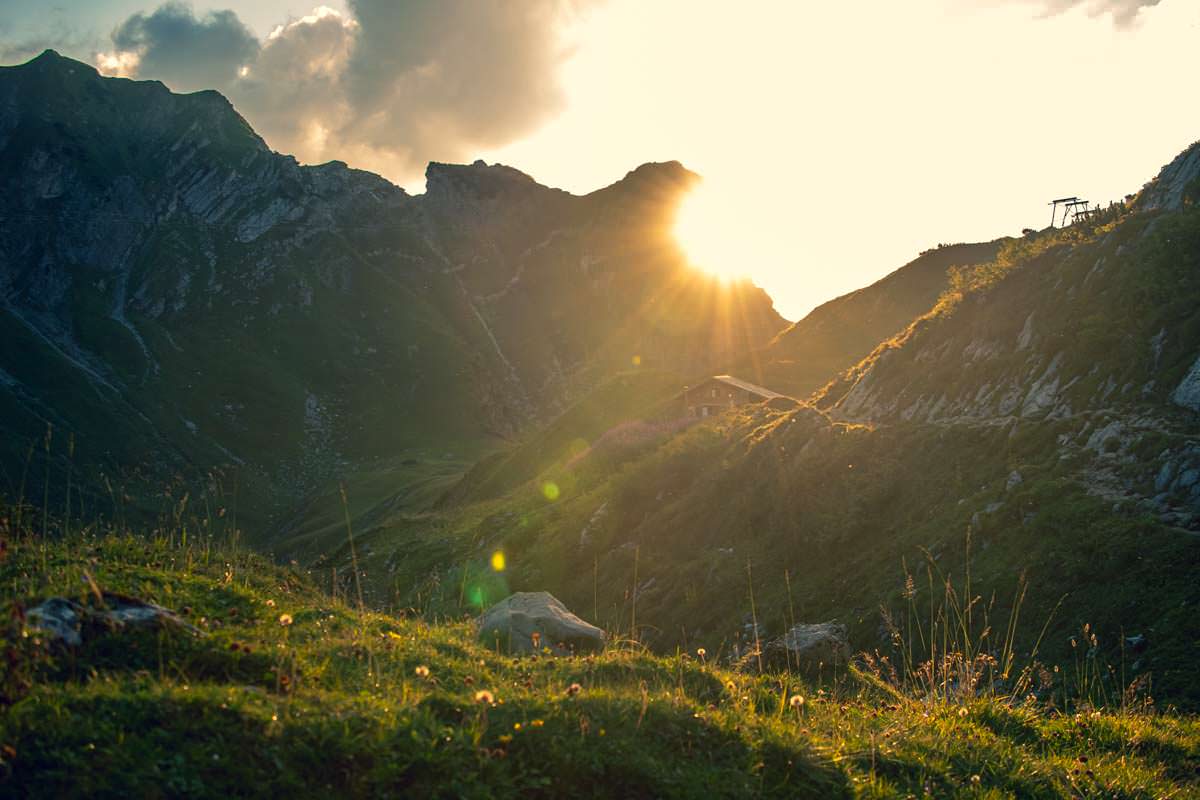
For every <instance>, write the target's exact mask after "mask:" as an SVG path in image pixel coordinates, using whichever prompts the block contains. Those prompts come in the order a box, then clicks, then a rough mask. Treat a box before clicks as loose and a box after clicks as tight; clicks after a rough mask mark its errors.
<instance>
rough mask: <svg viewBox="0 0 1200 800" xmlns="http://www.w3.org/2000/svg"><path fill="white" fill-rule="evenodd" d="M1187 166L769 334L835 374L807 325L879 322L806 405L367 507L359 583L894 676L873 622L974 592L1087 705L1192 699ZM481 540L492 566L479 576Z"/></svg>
mask: <svg viewBox="0 0 1200 800" xmlns="http://www.w3.org/2000/svg"><path fill="white" fill-rule="evenodd" d="M1197 153H1200V145H1197V146H1193V147H1192V148H1190V149H1189V150H1188V151H1186V152H1185V153H1184V154H1182V155H1181V156H1180V157H1179V158H1178V159H1176V160H1175V161H1174V162H1172V164H1171V165H1168V166H1167V167H1166V168H1164V170H1163V172H1162V173H1161V174H1160V176H1159V177H1158V178H1156V179H1155V180H1154V181H1152V182H1151V183H1150V184H1148V185H1147V186H1146V187H1145V188H1144V189H1143V190H1142V191H1141V192H1140V193H1139V194H1138V195H1137V196H1136V197H1135V198H1133V199H1132V200H1131V201H1130V202H1128V203H1127V204H1119V205H1113V206H1111V207H1110V208H1108V209H1106V210H1103V211H1101V212H1098V213H1096V214H1095V215H1093V216H1092V217H1091V218H1090V219H1089V220H1087V221H1080V222H1078V223H1076V224H1074V225H1072V226H1070V227H1067V228H1061V229H1047V230H1044V231H1041V232H1030V233H1028V234H1026V235H1025V236H1023V237H1021V238H1017V239H1006V240H999V241H997V242H992V243H987V244H980V245H971V246H960V247H957V248H942V249H941V250H935V251H933V252H932V253H927V254H926V255H925V256H923V257H922V258H923V259H925V261H924V262H922V259H918V260H917V262H914V264H911V265H909V266H907V267H905V268H903V269H901V270H900V271H898V272H897V273H894V274H893V276H891V277H889V278H888V279H885V280H884V281H882V282H881V283H880V284H877V285H876V287H871V288H869V289H867V290H863V292H860V293H856V294H854V295H850V296H848V297H847V298H842V299H839V300H838V301H834V302H832V303H830V304H829V305H828V306H827V307H825V308H824V309H820V310H818V312H814V314H813V315H812V318H811V319H810V320H804V321H801V322H800V323H797V324H796V325H795V326H793V327H792V328H790V329H788V330H787V331H786V332H785V333H784V334H782V335H781V336H779V337H777V338H776V339H775V340H774V341H773V342H772V343H771V344H770V345H769V346H768V347H767V348H765V350H764V351H765V352H772V351H775V352H786V351H785V350H784V348H795V352H802V351H803V349H804V348H811V350H812V352H813V353H814V354H815V355H814V358H813V360H817V359H818V358H825V357H828V361H827V362H825V363H829V364H836V363H838V362H839V361H840V360H842V359H848V357H849V354H851V353H852V352H853V351H854V348H855V347H859V346H861V341H862V339H857V340H854V341H853V342H850V343H847V344H846V345H845V346H842V345H841V343H840V342H839V343H838V345H837V346H836V347H826V346H824V344H823V342H822V339H821V337H820V336H819V335H818V334H817V332H818V331H820V330H821V329H822V328H823V327H828V328H829V329H834V330H835V329H836V328H837V325H841V324H845V325H847V326H849V324H850V322H851V321H852V320H853V313H854V312H853V309H859V310H862V309H871V308H876V309H881V310H880V311H879V312H877V313H876V314H875V315H874V316H873V317H872V318H871V320H870V325H871V326H873V327H872V328H871V329H872V330H873V331H875V332H885V333H883V334H882V335H883V336H884V337H886V338H884V340H883V341H879V342H877V343H876V345H875V346H874V347H873V348H872V349H871V350H870V352H868V353H867V354H866V355H865V356H864V357H863V358H862V359H861V360H860V361H859V362H858V363H852V364H851V365H850V366H849V367H848V368H847V369H845V370H844V371H842V372H841V373H840V374H839V373H832V374H830V375H828V376H826V378H825V379H823V380H818V379H817V378H816V377H815V376H814V375H811V374H808V372H807V369H808V367H807V363H799V364H796V366H795V373H794V374H795V376H796V377H795V378H794V380H795V385H796V386H798V387H814V386H820V387H821V388H820V389H819V390H818V391H816V392H815V393H814V394H813V396H812V401H813V402H812V403H797V402H793V401H784V400H778V399H777V400H772V401H769V402H767V403H763V404H760V405H750V406H745V407H742V408H739V409H733V410H731V411H730V412H729V413H727V414H725V415H723V416H720V417H717V418H715V419H711V420H706V421H703V422H695V423H692V424H690V425H685V426H684V427H683V429H679V428H672V427H671V426H669V425H664V424H662V422H657V423H656V422H654V420H655V419H658V417H656V416H655V415H654V413H651V411H652V410H651V411H648V410H647V409H641V410H637V411H635V410H629V411H628V413H629V416H627V417H626V419H625V420H624V421H622V420H620V419H615V420H610V422H609V424H611V425H612V426H613V427H612V428H611V430H610V431H608V432H602V431H601V432H598V433H596V434H589V438H588V439H587V440H586V441H585V442H583V444H584V445H586V446H582V447H581V446H575V447H572V446H570V442H568V441H567V439H566V437H565V436H564V435H562V434H561V433H547V434H545V435H544V436H543V437H542V438H539V439H534V440H531V441H532V442H534V443H536V446H535V447H534V449H533V453H532V454H536V453H538V452H541V453H543V454H544V453H545V452H549V451H551V450H553V448H554V447H555V446H557V447H558V448H559V449H558V451H557V454H556V457H554V458H549V459H547V458H540V459H539V458H533V457H531V455H532V454H531V452H530V450H529V449H528V448H526V449H525V450H517V451H514V455H513V456H512V457H511V458H510V459H509V460H508V461H506V462H505V464H506V465H508V466H509V467H510V468H512V469H513V470H516V474H517V475H518V476H520V480H515V481H514V480H512V478H511V475H509V478H510V480H509V483H510V484H513V488H511V489H509V490H508V491H507V493H497V492H495V491H479V490H478V489H477V488H474V487H472V488H471V489H470V491H469V492H468V496H469V497H470V498H473V501H472V502H467V503H466V504H465V505H462V506H460V507H455V508H448V509H443V510H441V511H439V512H437V513H431V514H423V515H407V514H403V513H400V514H393V515H385V516H383V517H381V518H380V519H378V520H376V521H375V523H374V524H373V525H372V526H371V527H370V528H368V529H365V530H362V531H360V532H359V537H360V538H359V541H360V543H361V547H362V548H363V551H365V552H366V553H367V554H368V555H367V557H366V560H365V563H366V567H365V569H366V572H367V574H369V575H372V576H374V578H373V580H372V587H373V591H380V592H383V593H385V596H387V597H390V598H392V602H396V603H398V604H400V605H405V604H409V605H414V606H419V607H423V608H426V609H433V610H437V611H440V612H444V613H460V612H461V610H462V609H463V608H470V604H471V600H472V598H473V599H474V600H475V602H477V603H485V602H487V600H488V598H494V597H496V596H500V595H503V594H505V593H507V592H508V591H509V590H526V589H534V588H537V589H546V590H549V591H552V592H554V593H555V594H556V596H559V597H561V598H563V600H564V601H565V602H567V603H568V605H570V606H571V607H574V608H579V609H584V610H586V611H588V612H589V613H590V615H591V617H592V618H594V619H596V620H598V621H600V622H602V623H603V624H604V625H605V626H606V627H608V628H609V629H610V630H619V631H624V632H626V633H629V632H636V634H637V635H638V636H639V638H641V639H642V640H643V641H647V642H649V643H651V644H652V645H653V646H655V647H659V648H663V649H672V648H674V647H676V646H682V647H694V646H695V645H696V644H702V645H703V646H705V647H706V648H708V650H709V651H710V652H716V651H717V650H718V649H720V650H722V651H723V652H726V653H728V652H729V651H730V650H731V649H737V650H739V651H741V652H745V651H746V649H747V648H748V647H749V646H750V644H751V643H752V642H753V640H754V634H755V632H756V631H757V632H758V634H759V635H760V636H761V637H771V636H778V635H780V633H782V631H784V630H785V629H786V628H787V627H788V626H789V625H790V624H791V623H792V622H793V621H796V620H799V621H805V622H823V621H825V620H829V619H831V618H832V619H837V620H840V621H841V622H843V623H845V624H847V625H848V627H849V630H850V636H851V640H852V643H853V645H854V646H855V648H856V649H861V650H865V651H867V652H875V651H878V652H879V653H880V654H882V655H888V656H889V657H891V658H895V659H898V658H899V657H900V654H899V653H897V652H896V651H895V650H894V644H893V641H894V639H893V635H892V631H891V628H890V627H889V626H890V622H889V620H891V621H894V620H896V619H901V620H902V619H904V618H905V617H904V615H905V610H904V609H905V608H906V607H911V605H910V604H916V605H917V606H922V607H923V606H926V605H928V606H929V607H930V608H932V607H933V606H935V605H937V604H938V603H940V602H941V600H942V598H943V593H944V592H945V593H947V594H946V597H949V596H950V594H949V592H950V589H949V586H950V585H951V584H949V583H946V582H947V581H952V582H953V583H952V585H953V586H955V587H958V588H956V589H955V590H954V591H955V592H956V594H955V595H954V597H956V598H958V599H957V600H956V602H959V603H961V604H963V606H965V605H966V604H967V602H968V599H967V597H962V596H961V595H962V593H963V592H964V591H965V592H967V593H969V594H970V595H971V596H975V595H977V596H978V599H976V600H975V601H974V603H973V604H972V605H971V608H972V609H973V610H974V614H975V616H974V624H975V625H976V626H978V628H979V629H980V630H982V629H984V628H986V629H988V630H989V631H991V633H990V634H989V635H991V636H993V637H995V636H996V635H997V634H996V630H999V621H1001V620H1004V619H1011V618H1014V617H1017V618H1019V619H1020V620H1022V621H1023V624H1022V627H1021V630H1020V632H1019V633H1018V634H1017V635H1016V638H1015V641H1016V643H1017V644H1016V646H1017V648H1018V649H1019V650H1020V652H1021V654H1022V657H1023V658H1026V659H1029V660H1033V661H1036V660H1042V661H1044V663H1047V664H1053V663H1069V661H1070V659H1071V658H1074V657H1076V656H1079V654H1080V652H1081V651H1079V650H1077V649H1076V648H1077V646H1078V642H1079V640H1080V639H1081V638H1082V639H1083V640H1084V641H1085V643H1087V644H1088V647H1087V650H1088V651H1089V655H1088V656H1087V657H1088V658H1090V659H1093V660H1094V663H1096V664H1110V665H1114V666H1113V672H1112V673H1106V678H1105V681H1106V682H1107V683H1106V684H1105V685H1106V686H1107V689H1106V691H1110V692H1115V693H1117V694H1119V693H1120V691H1122V690H1123V687H1124V685H1125V684H1126V683H1128V682H1130V681H1133V680H1137V681H1139V682H1142V683H1143V684H1144V683H1146V682H1150V681H1152V682H1153V686H1154V687H1155V695H1156V696H1159V697H1165V698H1167V699H1168V700H1169V701H1170V702H1172V703H1179V704H1185V705H1188V706H1189V707H1195V706H1197V705H1198V704H1200V682H1198V681H1197V680H1196V673H1195V670H1194V657H1195V652H1196V647H1197V646H1198V645H1200V623H1198V622H1197V620H1198V619H1200V616H1198V615H1197V613H1196V611H1197V608H1198V607H1200V584H1198V583H1197V582H1196V579H1195V575H1196V570H1197V568H1198V567H1200V477H1198V476H1200V433H1198V432H1200V416H1197V415H1198V414H1200V399H1198V398H1200V390H1198V389H1197V387H1198V386H1200V311H1198V309H1200V302H1198V300H1200V208H1198V207H1197V204H1196V200H1197V199H1200V191H1198V187H1200V179H1198V178H1197V174H1198V171H1197V164H1198V163H1200V157H1198V156H1197ZM945 251H951V252H945ZM989 254H992V256H993V257H991V258H987V256H988V255H989ZM934 259H936V260H934ZM923 264H924V265H931V264H935V265H936V266H929V268H927V269H923V268H921V265H923ZM946 266H953V267H954V268H953V269H950V270H949V271H948V272H943V273H942V275H941V278H939V277H938V272H939V271H940V270H941V269H942V268H943V267H946ZM910 280H911V281H912V283H913V286H912V287H911V288H910V287H908V286H906V283H907V282H908V281H910ZM939 281H943V282H944V289H942V290H941V292H940V294H938V295H937V296H934V292H935V290H936V287H937V285H938V283H939ZM885 287H890V288H885ZM906 292H907V293H908V295H909V297H911V298H912V299H911V300H905V301H903V302H909V303H911V304H910V305H909V307H910V308H911V307H919V306H920V304H921V302H923V301H922V300H921V298H932V300H931V302H930V304H929V306H928V307H926V308H924V309H923V310H921V311H919V312H917V313H916V314H915V315H914V317H913V318H912V319H911V320H910V321H909V322H908V323H907V324H906V325H901V326H899V328H898V329H897V330H896V331H895V332H894V333H892V334H889V333H886V331H887V330H888V329H889V328H890V327H892V326H893V324H894V322H895V319H896V318H897V316H898V315H899V313H900V310H899V309H900V308H901V305H902V302H901V301H896V302H895V305H893V306H891V307H890V308H889V307H888V304H889V302H890V301H889V298H896V297H898V296H903V295H904V294H905V293H906ZM882 309H886V311H887V313H884V311H883V310H882ZM864 313H866V312H865V311H864ZM889 315H891V316H889ZM839 320H844V321H845V322H840V321H839ZM804 330H810V331H813V332H814V333H813V335H812V337H811V338H810V339H808V340H805V339H804V338H802V337H801V334H800V333H799V332H800V331H804ZM862 335H863V336H864V337H865V336H866V335H867V334H862ZM827 341H828V339H826V340H825V342H827ZM760 352H763V351H760ZM784 361H785V360H784V359H783V358H779V359H778V360H777V362H776V367H775V368H776V369H778V370H780V374H783V373H784V371H785V367H784V366H783V364H784ZM821 384H824V385H823V386H821ZM590 413H591V412H589V410H588V408H587V407H586V406H581V407H580V408H579V410H578V414H577V415H575V416H573V415H572V413H571V412H568V414H567V415H566V416H565V417H564V418H563V424H560V425H556V430H564V429H570V427H572V426H574V427H576V429H582V428H583V427H584V425H585V424H588V423H587V420H588V419H589V418H590V416H589V414H590ZM639 420H640V421H639ZM556 442H557V443H558V444H557V445H556V444H555V443H556ZM493 467H494V465H493ZM492 474H495V470H494V469H493V470H492V471H491V472H489V470H488V469H483V471H482V473H481V475H480V476H479V483H478V484H477V485H476V486H481V485H482V486H486V485H487V482H488V481H492V480H494V479H493V478H492V477H489V476H490V475H492ZM499 474H504V473H503V471H501V472H500V473H499ZM471 492H475V494H473V495H472V494H471ZM497 550H499V551H501V552H503V553H504V555H505V563H506V565H507V566H506V569H505V571H504V572H503V573H497V572H496V571H495V570H493V569H491V568H490V567H489V565H488V559H489V557H490V555H491V554H492V553H493V552H495V551H497ZM339 558H345V553H344V551H343V552H342V553H340V554H335V555H334V556H333V559H332V560H333V561H334V563H336V562H337V560H338V559H339ZM324 563H326V564H327V563H329V562H328V561H326V562H324ZM964 577H966V578H967V581H968V582H969V586H968V587H967V588H966V589H965V590H964V589H963V588H962V584H961V581H962V579H963V578H964ZM963 606H960V610H961V608H962V607H963ZM881 609H882V614H881ZM943 609H944V606H943ZM931 613H932V612H931ZM947 613H948V612H947ZM989 620H990V622H989ZM755 625H757V626H758V627H757V628H756V627H755ZM635 626H636V627H635ZM1084 626H1087V627H1086V630H1085V627H1084ZM1092 635H1095V636H1096V637H1097V638H1096V639H1095V641H1094V642H1093V641H1092V640H1091V639H1090V638H1089V637H1091V636H1092ZM1072 642H1074V643H1075V644H1072ZM982 649H983V650H984V652H991V653H996V652H998V650H999V647H998V643H997V642H993V643H992V644H991V645H988V644H987V643H986V642H985V643H984V645H983V646H982ZM910 655H911V654H910ZM1088 663H1093V662H1088ZM1122 670H1123V672H1122ZM1118 675H1120V676H1123V677H1121V678H1118V677H1117V676H1118ZM1118 684H1120V685H1118Z"/></svg>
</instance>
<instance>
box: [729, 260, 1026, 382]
mask: <svg viewBox="0 0 1200 800" xmlns="http://www.w3.org/2000/svg"><path fill="white" fill-rule="evenodd" d="M1002 242H1003V240H997V241H994V242H983V243H979V244H952V245H939V246H938V247H937V248H934V249H932V250H927V251H925V252H924V253H922V254H921V255H920V256H918V257H917V258H916V259H914V260H913V261H911V262H909V263H908V264H905V265H904V266H903V267H900V268H899V269H898V270H896V271H895V272H892V273H890V274H889V275H887V276H886V277H884V278H882V279H880V280H879V281H876V282H875V283H873V284H871V285H870V286H867V287H865V288H863V289H859V290H858V291H855V292H851V293H850V294H847V295H844V296H842V297H837V298H834V299H833V300H830V301H828V302H826V303H823V304H821V305H820V306H818V307H817V308H815V309H813V310H812V311H811V312H810V313H809V314H808V315H807V316H806V317H805V318H804V319H802V320H800V321H799V322H795V323H793V324H792V325H790V326H788V327H787V328H786V329H784V330H783V331H781V332H780V333H779V334H778V335H777V336H776V337H775V338H774V339H773V340H772V341H771V343H770V344H769V345H768V346H767V347H766V348H764V349H763V350H762V351H760V352H758V353H755V354H754V356H753V358H752V359H751V360H749V361H748V362H747V363H746V364H745V365H744V368H743V369H742V370H741V372H742V374H755V375H757V376H758V378H759V380H760V382H761V383H763V385H766V386H770V387H772V388H773V389H775V390H776V391H780V392H784V393H787V394H791V395H793V396H795V397H807V396H808V395H810V394H812V393H813V392H814V391H816V390H817V389H819V388H821V387H822V386H823V385H824V384H825V383H826V381H828V380H829V379H830V378H831V377H833V376H834V375H837V374H839V373H841V372H842V371H844V370H846V369H848V368H849V367H851V366H853V365H854V364H856V363H857V362H858V361H859V360H861V359H863V358H865V357H866V356H867V355H868V354H870V352H871V351H872V350H874V349H875V346H876V345H877V344H879V343H880V342H881V341H883V340H885V339H888V338H891V337H892V336H894V335H895V334H897V333H899V332H900V331H902V330H904V329H905V328H906V327H907V326H908V324H909V323H910V322H912V321H913V320H914V319H915V318H917V317H918V316H920V315H921V314H924V313H925V312H926V311H928V310H929V309H931V308H933V305H934V304H935V303H936V302H937V300H938V298H939V297H940V296H941V295H942V293H943V292H945V291H946V290H947V289H948V288H949V286H950V282H951V271H952V270H955V269H963V268H968V267H971V266H975V265H978V264H986V263H988V262H990V261H991V260H992V259H994V258H995V257H996V254H997V253H998V252H999V250H1000V246H1001V244H1002Z"/></svg>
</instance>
